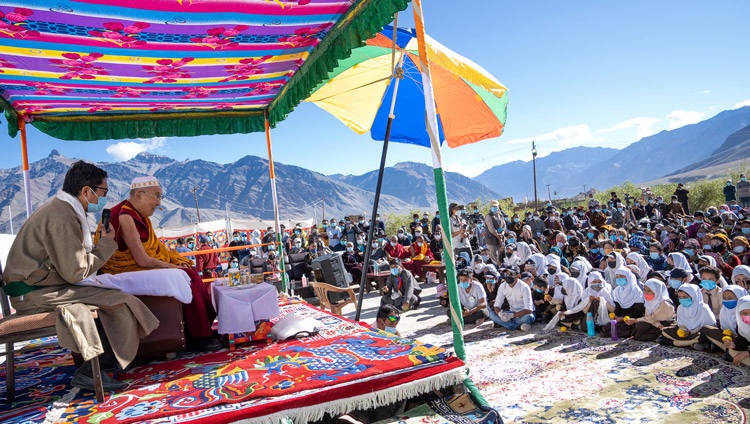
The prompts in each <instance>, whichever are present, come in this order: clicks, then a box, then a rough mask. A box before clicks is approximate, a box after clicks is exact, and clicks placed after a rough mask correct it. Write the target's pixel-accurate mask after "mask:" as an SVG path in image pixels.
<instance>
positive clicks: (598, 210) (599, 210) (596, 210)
mask: <svg viewBox="0 0 750 424" xmlns="http://www.w3.org/2000/svg"><path fill="white" fill-rule="evenodd" d="M601 211H602V210H601V209H598V208H597V209H594V212H596V213H599V212H601Z"/></svg>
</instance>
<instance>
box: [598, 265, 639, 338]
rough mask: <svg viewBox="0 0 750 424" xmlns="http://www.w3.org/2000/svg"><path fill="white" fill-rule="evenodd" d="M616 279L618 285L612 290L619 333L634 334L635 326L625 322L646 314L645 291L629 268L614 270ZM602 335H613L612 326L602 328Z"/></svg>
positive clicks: (623, 336)
mask: <svg viewBox="0 0 750 424" xmlns="http://www.w3.org/2000/svg"><path fill="white" fill-rule="evenodd" d="M614 280H615V284H616V286H617V287H615V289H614V290H613V291H612V300H614V301H615V312H614V314H615V317H614V318H613V319H614V320H615V321H616V322H617V324H616V327H617V334H618V336H620V337H622V338H626V337H630V336H631V335H633V326H632V325H628V324H626V323H625V318H630V319H633V318H642V317H643V316H644V315H645V314H646V308H645V305H644V303H645V299H644V298H643V291H642V290H641V288H640V287H639V286H638V283H637V282H636V278H635V275H634V274H633V272H632V271H630V270H629V269H628V268H618V269H617V270H615V272H614ZM602 335H604V336H605V337H610V336H611V326H608V325H605V326H604V327H603V328H602Z"/></svg>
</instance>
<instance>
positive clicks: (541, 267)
mask: <svg viewBox="0 0 750 424" xmlns="http://www.w3.org/2000/svg"><path fill="white" fill-rule="evenodd" d="M529 259H531V260H532V261H534V269H535V270H536V275H537V277H541V276H542V275H544V274H546V273H547V258H545V257H544V255H542V254H541V253H534V254H533V255H531V256H530V257H529Z"/></svg>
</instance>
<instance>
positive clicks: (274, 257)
mask: <svg viewBox="0 0 750 424" xmlns="http://www.w3.org/2000/svg"><path fill="white" fill-rule="evenodd" d="M268 259H270V260H274V259H276V255H268Z"/></svg>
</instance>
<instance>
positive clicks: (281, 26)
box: [0, 0, 408, 140]
mask: <svg viewBox="0 0 750 424" xmlns="http://www.w3.org/2000/svg"><path fill="white" fill-rule="evenodd" d="M407 4H408V0H351V1H350V0H67V1H59V0H6V1H3V2H2V4H0V97H1V99H0V104H2V106H3V109H5V113H6V118H7V119H8V122H9V127H10V128H9V132H10V134H11V136H15V133H16V131H17V123H16V121H17V116H22V117H23V118H24V119H25V120H26V121H28V122H32V123H33V125H34V126H36V127H37V128H39V129H40V130H42V131H44V132H46V133H48V134H50V135H52V136H54V137H58V138H62V139H66V140H100V139H118V138H136V137H154V136H192V135H201V134H217V133H220V134H229V133H247V132H253V131H263V130H264V126H263V111H264V110H268V112H269V119H270V121H271V125H272V126H273V125H274V124H275V123H276V122H278V121H280V120H282V119H284V118H285V117H286V115H287V114H288V113H289V112H290V111H291V110H292V109H293V108H294V107H295V106H296V105H297V104H298V103H299V102H300V101H301V100H302V99H304V98H305V97H306V96H307V95H308V94H309V93H310V91H311V89H312V88H313V87H315V86H316V84H318V83H319V82H320V81H321V80H322V79H324V78H325V77H326V75H327V72H328V71H329V70H330V69H333V67H335V66H336V63H337V60H338V59H340V58H342V57H345V56H346V55H348V54H349V51H350V50H351V48H353V47H357V46H359V45H361V41H362V38H367V37H370V36H372V35H373V34H375V33H376V32H377V31H379V30H380V29H381V28H382V26H383V25H384V24H386V23H388V22H390V21H391V20H392V18H393V14H394V13H395V12H396V11H398V10H403V9H404V8H406V6H407Z"/></svg>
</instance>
